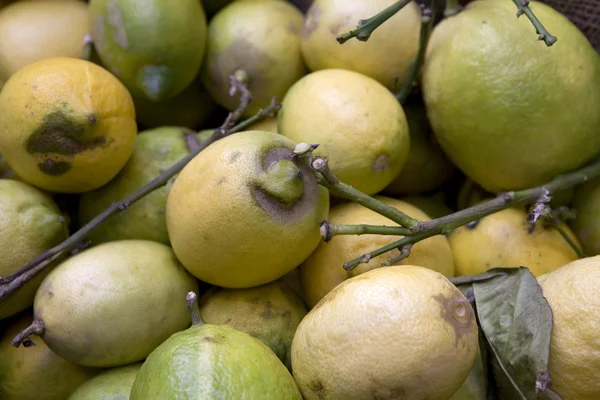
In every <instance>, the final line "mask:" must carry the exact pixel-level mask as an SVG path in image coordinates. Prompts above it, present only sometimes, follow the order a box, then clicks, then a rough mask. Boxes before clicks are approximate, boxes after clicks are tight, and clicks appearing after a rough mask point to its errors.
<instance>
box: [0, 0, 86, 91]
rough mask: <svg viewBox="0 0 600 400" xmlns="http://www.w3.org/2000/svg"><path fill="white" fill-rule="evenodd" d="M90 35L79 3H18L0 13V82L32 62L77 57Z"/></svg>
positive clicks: (83, 9) (81, 5)
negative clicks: (85, 39)
mask: <svg viewBox="0 0 600 400" xmlns="http://www.w3.org/2000/svg"><path fill="white" fill-rule="evenodd" d="M89 32H90V24H89V18H88V7H87V4H86V3H84V2H82V1H24V2H23V1H19V2H16V3H13V4H11V5H10V6H9V7H6V8H4V9H2V11H0V38H1V39H0V81H2V80H3V81H6V80H7V79H8V78H10V77H11V75H13V74H14V73H15V72H17V71H18V70H19V69H21V68H23V67H24V66H26V65H29V64H32V63H34V62H35V61H39V60H43V59H46V58H54V57H80V56H81V54H82V50H83V39H84V36H85V35H86V34H88V33H89Z"/></svg>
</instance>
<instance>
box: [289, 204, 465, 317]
mask: <svg viewBox="0 0 600 400" xmlns="http://www.w3.org/2000/svg"><path fill="white" fill-rule="evenodd" d="M376 198H377V199H379V200H381V201H383V202H384V203H386V204H388V205H390V206H392V207H395V208H397V209H398V210H400V211H402V212H403V213H405V214H407V215H409V216H411V217H412V218H416V219H418V220H420V221H428V220H430V218H429V217H428V216H427V215H426V214H425V213H423V212H422V211H421V210H419V209H418V208H416V207H414V206H412V205H410V204H408V203H406V202H403V201H401V200H396V199H391V198H387V197H382V196H378V197H376ZM327 220H328V221H329V222H331V223H332V224H336V225H359V224H366V225H384V226H394V225H395V226H397V225H398V224H396V223H394V222H392V221H391V220H389V219H387V218H386V217H384V216H382V215H380V214H378V213H376V212H375V211H371V210H369V209H368V208H366V207H363V206H362V205H360V204H358V203H345V204H340V205H336V206H333V207H331V209H330V211H329V217H328V218H327ZM401 237H402V236H393V235H360V236H358V235H340V236H335V237H333V239H332V240H331V241H330V242H327V243H326V242H324V241H322V242H321V243H319V246H318V247H317V249H316V250H315V251H314V252H313V253H312V254H311V255H310V256H309V257H308V258H307V259H306V260H305V261H304V262H303V263H302V264H301V265H300V282H301V285H302V291H303V297H304V299H305V301H306V303H307V305H308V306H309V307H314V306H315V304H317V303H318V302H319V301H320V300H321V299H322V298H323V297H324V296H325V295H326V294H327V293H328V292H330V291H331V290H332V289H333V288H334V287H336V286H337V285H338V284H340V283H342V282H343V281H345V280H346V279H349V278H351V277H353V276H356V275H359V274H362V273H364V272H367V271H369V270H371V269H373V268H378V267H381V263H382V262H384V261H386V260H387V259H389V258H390V257H391V256H395V255H397V254H398V251H397V250H396V251H394V252H390V253H385V254H382V255H380V256H378V257H373V258H372V259H370V260H369V262H368V263H365V264H360V265H359V266H358V267H356V268H355V269H353V270H352V271H346V270H344V268H342V266H343V265H344V263H345V262H346V261H350V260H353V259H355V258H358V257H360V256H362V255H363V254H366V253H369V252H370V251H373V250H375V249H377V248H379V247H383V246H386V245H388V244H390V243H392V242H395V241H396V240H398V239H400V238H401ZM400 263H402V264H405V265H420V266H423V267H426V268H431V269H433V270H435V271H437V272H440V273H441V274H442V275H444V276H446V277H452V276H454V260H453V258H452V252H451V251H450V245H449V244H448V240H447V239H446V238H445V237H444V236H439V235H438V236H432V237H430V238H427V239H425V240H422V241H420V242H418V243H415V245H414V246H413V247H412V249H411V251H410V255H409V256H408V257H407V258H405V259H404V260H402V261H400Z"/></svg>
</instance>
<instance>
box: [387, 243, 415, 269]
mask: <svg viewBox="0 0 600 400" xmlns="http://www.w3.org/2000/svg"><path fill="white" fill-rule="evenodd" d="M412 247H413V245H412V244H407V245H406V246H402V248H401V249H400V252H399V253H398V255H396V256H392V257H390V258H389V259H387V260H386V261H384V262H382V263H381V266H382V267H389V266H391V265H395V264H397V263H399V262H400V261H402V260H404V259H405V258H408V256H410V250H411V249H412Z"/></svg>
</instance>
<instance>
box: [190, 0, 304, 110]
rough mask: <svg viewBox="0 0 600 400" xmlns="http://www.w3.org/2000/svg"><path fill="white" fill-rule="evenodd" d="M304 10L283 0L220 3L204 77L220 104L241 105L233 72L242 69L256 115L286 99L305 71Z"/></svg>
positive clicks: (211, 29) (211, 27) (210, 29)
mask: <svg viewBox="0 0 600 400" xmlns="http://www.w3.org/2000/svg"><path fill="white" fill-rule="evenodd" d="M302 21H303V16H302V13H301V12H300V11H299V10H298V9H297V8H296V7H294V6H293V5H292V4H289V3H288V2H286V1H281V0H237V1H234V2H232V3H230V4H228V5H227V6H225V7H224V8H223V9H221V10H220V11H219V12H218V13H217V14H216V15H215V16H214V17H213V18H212V19H211V21H210V23H209V25H208V40H207V45H206V46H207V47H206V60H205V61H204V63H203V65H202V71H201V73H200V77H201V79H202V83H203V84H204V86H205V87H206V90H208V93H210V95H211V96H212V98H213V99H214V100H215V102H217V104H219V105H221V106H222V107H224V108H226V109H228V110H230V111H231V110H234V109H236V108H237V107H238V104H239V102H240V101H239V96H240V94H239V93H238V94H235V95H234V96H232V95H231V94H230V93H229V92H230V87H231V83H230V76H231V75H233V74H235V73H236V71H238V70H243V71H244V72H245V73H246V74H247V77H248V80H249V81H248V89H249V90H250V92H251V93H252V102H251V103H250V106H249V107H248V108H247V109H246V111H245V114H246V115H253V114H255V113H256V112H257V111H258V110H260V109H261V108H265V107H267V106H268V105H269V103H270V102H271V99H272V98H273V96H275V97H276V98H277V99H279V100H281V99H282V98H283V96H284V95H285V93H286V91H287V90H288V88H289V87H290V86H292V84H293V83H294V82H296V81H297V80H298V79H300V77H302V75H304V74H305V73H306V68H305V67H304V61H303V60H302V54H301V52H300V29H301V28H302Z"/></svg>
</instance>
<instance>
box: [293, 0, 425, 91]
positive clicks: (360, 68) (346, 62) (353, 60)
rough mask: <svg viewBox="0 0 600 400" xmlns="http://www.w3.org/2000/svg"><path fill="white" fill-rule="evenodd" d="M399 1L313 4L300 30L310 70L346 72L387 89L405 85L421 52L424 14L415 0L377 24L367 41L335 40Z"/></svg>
mask: <svg viewBox="0 0 600 400" xmlns="http://www.w3.org/2000/svg"><path fill="white" fill-rule="evenodd" d="M394 3H396V1H395V0H353V1H351V2H348V1H345V0H315V1H313V2H312V4H311V6H310V8H309V9H308V11H307V13H306V18H305V19H304V26H303V28H302V55H303V56H304V59H305V60H306V64H307V65H308V67H309V68H310V70H311V71H317V70H321V69H327V68H344V69H349V70H352V71H356V72H360V73H361V74H364V75H367V76H370V77H371V78H373V79H376V80H377V81H379V83H381V84H382V85H384V86H385V87H387V88H390V89H391V88H392V86H393V85H394V81H397V82H396V85H397V86H398V85H402V84H403V83H404V81H405V80H406V76H407V74H408V70H409V68H410V63H411V61H412V60H413V59H414V58H415V56H416V55H417V50H418V49H419V34H420V31H421V12H420V10H419V4H418V3H417V2H416V1H409V2H407V4H406V5H405V6H404V7H403V8H402V10H400V11H399V12H398V13H396V14H395V15H394V16H392V17H391V18H390V19H388V20H387V21H385V23H384V24H382V25H381V26H379V27H378V28H377V30H375V31H374V32H373V33H372V34H371V38H370V39H369V40H368V41H366V42H361V41H359V40H357V39H355V38H353V39H350V40H348V41H347V42H346V43H344V44H343V45H342V46H340V44H339V43H338V42H337V41H336V40H335V39H336V37H337V36H338V35H340V34H342V33H345V32H348V31H351V30H354V29H356V24H357V22H358V21H359V20H364V19H365V18H368V17H372V16H374V15H376V14H378V13H379V12H381V10H383V9H385V8H388V7H390V6H391V5H393V4H394Z"/></svg>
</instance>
